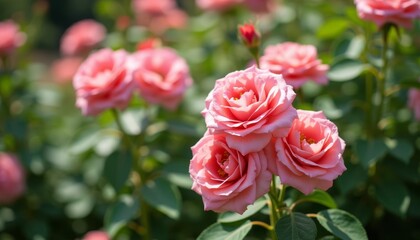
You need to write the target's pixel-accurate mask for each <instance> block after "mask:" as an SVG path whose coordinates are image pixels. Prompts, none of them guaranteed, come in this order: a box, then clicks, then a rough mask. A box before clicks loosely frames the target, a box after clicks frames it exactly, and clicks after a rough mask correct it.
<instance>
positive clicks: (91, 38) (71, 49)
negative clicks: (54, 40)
mask: <svg viewBox="0 0 420 240" xmlns="http://www.w3.org/2000/svg"><path fill="white" fill-rule="evenodd" d="M105 34H106V29H105V27H104V26H103V25H102V24H101V23H99V22H96V21H94V20H90V19H88V20H82V21H79V22H77V23H75V24H73V25H72V26H70V27H69V28H68V29H67V30H66V32H65V33H64V35H63V37H62V38H61V45H60V48H61V53H63V54H64V55H83V54H86V53H88V52H89V51H91V50H92V49H93V48H95V47H96V46H97V45H98V44H99V43H100V42H101V41H102V40H104V38H105Z"/></svg>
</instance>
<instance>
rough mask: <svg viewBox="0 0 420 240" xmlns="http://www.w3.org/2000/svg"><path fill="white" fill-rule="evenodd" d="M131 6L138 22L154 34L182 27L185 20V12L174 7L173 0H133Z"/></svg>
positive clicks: (174, 2)
mask: <svg viewBox="0 0 420 240" xmlns="http://www.w3.org/2000/svg"><path fill="white" fill-rule="evenodd" d="M133 8H134V12H135V14H136V18H137V22H138V24H139V25H141V26H145V27H146V28H148V29H149V30H150V31H152V32H153V33H155V34H161V33H163V32H165V31H166V30H167V29H168V28H182V27H184V26H185V25H186V22H187V17H188V16H187V14H185V12H184V11H182V10H180V9H178V8H177V7H176V1H175V0H164V1H163V0H159V1H156V0H134V1H133Z"/></svg>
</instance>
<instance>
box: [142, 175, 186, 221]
mask: <svg viewBox="0 0 420 240" xmlns="http://www.w3.org/2000/svg"><path fill="white" fill-rule="evenodd" d="M141 193H142V196H143V198H144V200H145V201H146V202H147V203H149V204H150V205H151V206H153V207H154V208H156V209H157V210H159V211H160V212H162V213H164V214H166V215H167V216H168V217H170V218H173V219H178V218H179V214H180V209H181V194H180V192H179V189H178V188H177V187H175V186H174V185H172V184H171V183H170V182H168V181H166V180H165V179H156V180H155V181H150V182H148V183H147V184H146V185H145V186H144V187H143V188H142V189H141Z"/></svg>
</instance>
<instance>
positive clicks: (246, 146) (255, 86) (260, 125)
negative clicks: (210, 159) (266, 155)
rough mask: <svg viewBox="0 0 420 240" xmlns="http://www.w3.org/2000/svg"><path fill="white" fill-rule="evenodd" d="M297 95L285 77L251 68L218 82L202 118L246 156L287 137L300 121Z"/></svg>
mask: <svg viewBox="0 0 420 240" xmlns="http://www.w3.org/2000/svg"><path fill="white" fill-rule="evenodd" d="M295 96H296V94H295V92H293V89H292V87H291V86H289V85H287V84H286V82H285V81H284V80H283V78H282V76H281V75H278V74H273V73H271V72H269V71H268V70H261V69H258V68H256V67H254V66H253V67H250V68H248V69H246V70H243V71H236V72H233V73H230V74H228V75H227V76H226V77H224V78H222V79H219V80H217V81H216V84H215V87H214V89H213V90H212V91H211V92H210V93H209V95H208V96H207V99H206V107H205V109H204V110H203V112H202V114H203V116H204V117H205V121H206V125H207V127H208V128H209V129H210V131H211V132H212V133H213V132H214V133H225V134H227V136H226V142H227V143H228V145H229V147H231V148H234V149H236V150H238V151H239V152H241V154H242V155H246V154H248V153H250V152H258V151H261V150H262V149H263V148H264V147H265V146H266V145H267V144H268V143H269V142H270V139H271V138H272V136H276V137H282V136H286V135H287V133H288V132H289V129H290V127H291V125H292V122H293V119H295V118H296V116H297V114H296V109H295V108H294V107H293V106H292V102H293V100H294V98H295Z"/></svg>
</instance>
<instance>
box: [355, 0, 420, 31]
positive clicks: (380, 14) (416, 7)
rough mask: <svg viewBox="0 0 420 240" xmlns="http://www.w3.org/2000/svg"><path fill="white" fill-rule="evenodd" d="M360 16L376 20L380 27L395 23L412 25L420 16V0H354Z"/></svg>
mask: <svg viewBox="0 0 420 240" xmlns="http://www.w3.org/2000/svg"><path fill="white" fill-rule="evenodd" d="M354 3H355V4H356V8H357V12H358V14H359V17H360V18H361V19H364V20H370V21H373V22H375V24H376V25H377V26H378V27H382V26H383V25H384V24H386V23H394V24H397V25H401V26H403V27H406V28H410V27H411V23H412V21H413V19H415V18H419V17H420V3H419V1H418V0H387V1H384V0H354Z"/></svg>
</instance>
